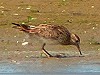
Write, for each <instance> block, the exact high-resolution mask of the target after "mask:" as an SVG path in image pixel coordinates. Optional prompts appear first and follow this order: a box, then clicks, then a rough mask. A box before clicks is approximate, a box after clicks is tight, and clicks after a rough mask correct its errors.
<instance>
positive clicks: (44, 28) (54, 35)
mask: <svg viewBox="0 0 100 75" xmlns="http://www.w3.org/2000/svg"><path fill="white" fill-rule="evenodd" d="M12 24H13V25H14V26H13V28H17V29H19V30H20V31H23V32H25V33H28V34H29V36H37V37H39V38H43V39H51V40H52V41H57V42H58V43H59V44H61V45H66V46H67V45H74V46H76V47H77V49H78V51H79V54H80V55H82V52H81V49H80V38H79V36H78V35H76V34H74V33H71V32H69V30H68V29H67V28H66V27H64V26H62V25H53V24H39V25H38V26H32V25H26V24H17V23H12ZM33 38H34V37H33ZM45 46H46V42H45V41H44V42H43V44H42V46H41V49H42V52H43V53H44V54H45V55H46V56H47V57H53V56H52V55H51V54H50V53H49V52H48V51H47V50H46V49H45V48H44V47H45Z"/></svg>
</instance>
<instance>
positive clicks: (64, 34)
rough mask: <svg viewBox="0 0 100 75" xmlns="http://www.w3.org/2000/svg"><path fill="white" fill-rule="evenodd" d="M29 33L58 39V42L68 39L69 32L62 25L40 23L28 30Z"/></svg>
mask: <svg viewBox="0 0 100 75" xmlns="http://www.w3.org/2000/svg"><path fill="white" fill-rule="evenodd" d="M30 33H34V34H35V35H38V36H40V37H44V38H47V39H55V40H59V42H63V41H64V42H63V43H65V42H66V41H67V42H68V41H69V40H70V32H69V31H68V30H67V28H65V27H64V26H57V25H47V24H40V25H39V26H36V27H35V28H33V29H32V30H30Z"/></svg>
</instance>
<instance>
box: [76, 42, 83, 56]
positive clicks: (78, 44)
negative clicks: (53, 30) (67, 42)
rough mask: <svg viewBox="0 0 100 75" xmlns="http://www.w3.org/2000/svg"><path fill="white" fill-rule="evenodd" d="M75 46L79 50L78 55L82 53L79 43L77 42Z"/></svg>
mask: <svg viewBox="0 0 100 75" xmlns="http://www.w3.org/2000/svg"><path fill="white" fill-rule="evenodd" d="M76 46H77V48H78V50H79V52H80V55H82V52H81V49H80V46H79V44H77V45H76Z"/></svg>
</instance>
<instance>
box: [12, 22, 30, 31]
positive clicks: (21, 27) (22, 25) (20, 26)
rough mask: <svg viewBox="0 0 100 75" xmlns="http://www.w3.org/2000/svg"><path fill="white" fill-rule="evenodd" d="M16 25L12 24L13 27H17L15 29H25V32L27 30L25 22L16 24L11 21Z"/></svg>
mask: <svg viewBox="0 0 100 75" xmlns="http://www.w3.org/2000/svg"><path fill="white" fill-rule="evenodd" d="M12 24H14V25H16V26H13V28H17V29H20V30H22V31H25V32H29V30H30V28H29V26H28V25H25V24H17V23H12Z"/></svg>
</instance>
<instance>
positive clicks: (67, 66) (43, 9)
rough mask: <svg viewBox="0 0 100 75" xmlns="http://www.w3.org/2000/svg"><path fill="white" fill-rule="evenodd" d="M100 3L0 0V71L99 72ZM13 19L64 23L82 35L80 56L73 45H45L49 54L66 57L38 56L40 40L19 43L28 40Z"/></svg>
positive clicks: (79, 74)
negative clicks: (15, 27) (35, 42)
mask: <svg viewBox="0 0 100 75" xmlns="http://www.w3.org/2000/svg"><path fill="white" fill-rule="evenodd" d="M99 4H100V1H99V0H96V1H95V0H94V1H93V0H89V1H86V0H75V1H73V0H70V1H69V0H42V1H41V0H30V1H28V0H24V1H22V0H18V1H17V0H16V1H15V0H11V1H9V0H0V74H2V75H3V74H4V75H6V74H9V75H11V74H12V75H15V74H21V75H22V74H26V75H28V74H35V75H40V74H41V75H51V74H55V75H56V74H57V75H58V74H60V75H61V74H65V75H66V74H67V75H99V73H100V37H99V36H100V25H99V24H100V14H99V13H100V10H98V9H99ZM12 22H15V23H23V22H24V23H26V24H30V25H31V24H32V25H38V24H41V23H42V24H45V23H46V24H55V25H63V26H65V27H67V28H68V29H69V31H70V32H73V33H76V34H77V35H79V37H80V38H81V45H80V46H81V50H82V53H83V56H80V55H79V52H78V50H77V48H76V47H74V46H61V45H47V46H46V49H47V50H48V51H49V52H50V54H52V55H56V54H59V53H63V54H65V56H66V57H65V58H47V57H46V56H45V55H42V57H41V53H42V52H41V49H40V48H41V46H40V43H39V42H38V44H34V42H32V43H33V44H27V45H22V43H24V42H29V43H31V42H30V40H29V39H28V38H27V35H26V34H25V33H23V32H20V31H19V30H16V29H13V28H12V26H13V25H12V24H11V23H12ZM33 41H34V40H33Z"/></svg>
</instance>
